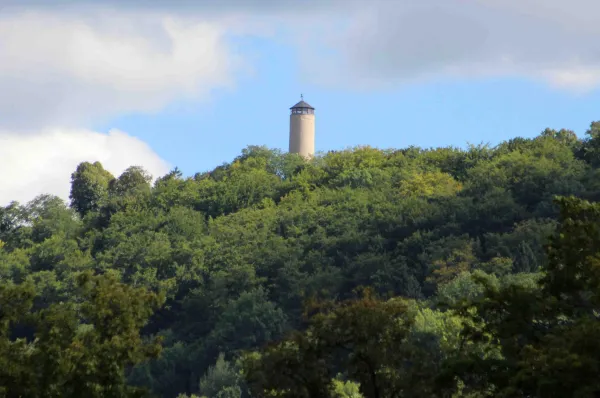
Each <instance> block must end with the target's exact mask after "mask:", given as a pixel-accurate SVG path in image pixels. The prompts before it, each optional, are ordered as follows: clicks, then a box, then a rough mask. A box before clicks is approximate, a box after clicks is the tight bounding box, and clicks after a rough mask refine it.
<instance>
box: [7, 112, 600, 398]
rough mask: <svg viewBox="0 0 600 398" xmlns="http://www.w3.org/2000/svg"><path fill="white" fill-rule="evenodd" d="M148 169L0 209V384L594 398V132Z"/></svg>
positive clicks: (33, 392)
mask: <svg viewBox="0 0 600 398" xmlns="http://www.w3.org/2000/svg"><path fill="white" fill-rule="evenodd" d="M152 181H153V179H152V177H151V176H150V175H148V174H147V172H146V171H144V169H143V168H141V167H138V166H132V167H130V168H129V169H127V170H126V171H125V172H123V174H121V175H120V176H118V177H114V176H113V175H111V174H110V173H109V172H108V171H106V170H105V169H104V168H103V166H102V165H101V164H100V163H98V162H96V163H89V162H84V163H81V164H80V165H79V166H78V167H77V169H76V170H74V172H73V174H72V175H71V195H70V202H69V203H67V202H65V201H63V200H62V199H60V198H58V197H54V196H51V195H42V196H40V197H37V198H35V199H34V200H32V201H31V202H29V203H26V204H20V203H16V202H13V203H11V204H9V205H8V206H6V207H2V208H0V396H3V397H90V398H94V397H167V398H170V397H173V398H175V397H179V398H183V397H207V398H216V397H218V398H240V397H244V398H245V397H303V398H309V397H312V398H321V397H338V398H342V397H346V398H350V397H352V398H358V397H365V398H384V397H385V398H392V397H428V398H430V397H471V398H475V397H545V398H547V397H597V396H599V394H600V379H599V378H598V374H599V371H600V340H599V339H598V336H599V335H600V319H599V316H600V204H596V203H595V202H596V201H597V200H598V199H600V122H598V123H596V122H595V123H592V124H591V127H590V129H589V130H588V132H587V133H586V136H585V137H584V138H578V137H577V136H576V135H575V134H574V133H573V132H572V131H569V130H560V131H556V130H551V129H546V130H545V131H543V132H542V133H541V134H540V135H539V136H537V137H535V138H532V139H524V138H515V139H512V140H510V141H507V142H503V143H501V144H499V145H497V146H495V147H490V146H488V145H478V146H475V145H471V146H469V147H468V148H466V149H459V148H452V147H449V148H435V149H422V148H416V147H410V148H406V149H400V150H380V149H374V148H370V147H359V148H354V149H349V150H344V151H332V152H329V153H326V154H319V155H317V156H315V157H314V158H313V159H311V160H309V161H305V160H304V159H302V158H300V157H298V156H297V155H293V154H284V153H280V152H279V151H276V150H270V149H268V148H265V147H248V148H247V149H245V150H244V151H243V152H242V154H241V155H240V156H239V157H237V158H236V159H234V160H233V161H232V162H231V163H227V164H224V165H221V166H219V167H217V168H215V169H214V170H212V171H210V172H205V173H198V174H196V175H194V176H193V177H190V178H184V177H183V176H182V174H181V172H180V171H179V170H178V169H175V170H173V171H172V172H170V173H168V174H167V175H165V176H162V177H160V178H157V179H156V180H155V181H154V182H152Z"/></svg>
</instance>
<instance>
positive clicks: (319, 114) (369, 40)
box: [0, 0, 600, 205]
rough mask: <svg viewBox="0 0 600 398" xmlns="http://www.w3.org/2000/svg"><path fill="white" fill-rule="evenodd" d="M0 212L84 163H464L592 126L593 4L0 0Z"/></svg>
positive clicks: (119, 167)
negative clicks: (389, 159) (301, 111)
mask: <svg viewBox="0 0 600 398" xmlns="http://www.w3.org/2000/svg"><path fill="white" fill-rule="evenodd" d="M0 7H3V8H2V10H3V12H2V13H1V14H0V186H1V187H2V189H1V190H0V205H2V204H6V203H8V202H9V201H11V200H18V201H21V202H23V201H28V200H31V199H32V198H33V197H35V196H36V195H39V194H42V193H51V194H54V195H58V196H60V197H62V198H64V199H65V200H67V201H68V196H69V190H70V175H71V173H72V172H73V170H74V169H75V168H76V167H77V165H78V164H79V163H80V162H82V161H92V162H93V161H100V162H101V163H102V164H103V165H104V166H105V168H107V169H108V170H109V171H111V172H112V173H113V174H114V175H119V174H120V173H121V172H122V171H124V170H125V169H126V168H127V167H128V166H131V165H141V166H143V167H145V168H146V169H147V170H148V171H149V172H150V173H151V174H153V175H154V176H155V177H157V176H161V175H164V174H165V173H167V172H168V171H169V170H170V169H172V168H173V167H175V166H177V167H179V168H180V169H181V170H182V171H183V172H184V174H185V175H187V176H190V175H193V174H194V173H196V172H202V171H207V170H210V169H212V168H214V167H216V166H218V165H220V164H222V163H223V162H229V161H231V160H232V159H233V158H235V157H236V156H238V155H239V154H240V153H241V151H242V149H243V148H245V147H246V146H248V145H266V146H268V147H270V148H278V149H281V150H284V151H285V150H287V145H288V133H289V131H288V129H289V107H290V106H292V105H293V104H295V103H296V102H297V101H298V100H299V96H300V93H303V94H304V98H305V99H306V100H307V101H308V102H309V103H310V104H311V105H313V106H314V107H315V108H316V149H317V151H327V150H336V149H337V150H339V149H344V148H348V147H354V146H358V145H369V146H372V147H377V148H403V147H407V146H411V145H414V146H420V147H439V146H458V147H464V146H466V144H467V143H472V144H480V143H490V144H492V145H495V144H497V143H499V142H501V141H504V140H507V139H510V138H513V137H517V136H521V137H533V136H535V135H537V134H539V133H540V132H541V131H542V130H543V129H545V128H546V127H550V128H555V129H560V128H567V129H571V130H574V131H575V132H576V133H577V134H578V135H579V136H580V137H581V136H583V135H584V133H585V131H586V130H587V128H588V126H589V124H590V123H591V122H592V121H595V120H600V53H599V52H598V51H597V48H598V44H597V43H598V42H600V25H599V24H598V23H597V21H596V16H597V15H598V14H599V13H600V2H598V1H597V0H571V1H570V2H565V1H564V0H528V1H526V2H524V1H522V0H423V1H419V2H415V1H413V0H394V1H390V0H370V1H368V2H366V1H361V0H244V1H242V0H220V1H218V2H214V1H208V0H195V1H192V0H170V1H169V2H164V1H161V0H148V1H145V2H143V3H142V2H139V1H138V0H120V1H113V0H106V1H102V2H97V1H93V0H70V1H64V0H46V1H43V2H42V1H40V0H27V1H13V0H0Z"/></svg>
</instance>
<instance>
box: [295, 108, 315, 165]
mask: <svg viewBox="0 0 600 398" xmlns="http://www.w3.org/2000/svg"><path fill="white" fill-rule="evenodd" d="M290 153H299V154H300V155H302V156H304V157H307V158H308V157H312V156H313V155H314V154H315V115H314V114H312V115H310V114H291V115H290Z"/></svg>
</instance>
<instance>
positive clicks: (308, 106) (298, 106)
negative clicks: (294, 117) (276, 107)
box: [290, 95, 315, 109]
mask: <svg viewBox="0 0 600 398" xmlns="http://www.w3.org/2000/svg"><path fill="white" fill-rule="evenodd" d="M294 108H309V109H315V108H313V107H312V106H310V105H309V104H308V103H307V102H304V96H303V95H300V102H298V103H297V104H296V105H294V106H292V107H291V108H290V109H294Z"/></svg>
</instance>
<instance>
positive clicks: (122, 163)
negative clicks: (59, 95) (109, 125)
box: [0, 129, 170, 206]
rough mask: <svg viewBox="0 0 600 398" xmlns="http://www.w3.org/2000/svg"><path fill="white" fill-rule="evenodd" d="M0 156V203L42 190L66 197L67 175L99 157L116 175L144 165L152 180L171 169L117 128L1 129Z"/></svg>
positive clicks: (36, 193)
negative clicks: (104, 131) (18, 131)
mask: <svg viewBox="0 0 600 398" xmlns="http://www.w3.org/2000/svg"><path fill="white" fill-rule="evenodd" d="M0 159H1V161H0V170H1V171H2V172H1V173H0V187H2V189H0V206H4V205H6V204H8V203H9V202H10V201H12V200H17V201H19V202H28V201H29V200H31V199H33V198H34V197H35V196H37V195H39V194H43V193H50V194H54V195H57V196H60V197H61V198H63V199H65V200H67V201H68V200H69V199H68V198H69V191H70V188H71V186H70V180H71V173H72V172H73V171H75V168H76V167H77V165H78V164H79V163H80V162H83V161H89V162H95V161H99V162H100V163H102V165H103V166H104V168H106V169H107V170H108V171H110V172H111V173H113V175H115V176H119V175H120V174H121V173H122V172H123V171H124V170H125V169H126V168H127V167H129V166H132V165H141V166H143V167H144V168H145V169H146V170H147V171H148V172H149V173H150V174H152V175H153V176H154V177H155V178H156V177H160V176H163V175H164V174H166V173H167V172H168V171H169V169H170V165H169V164H167V163H166V162H165V161H163V160H162V159H161V158H160V157H159V156H158V155H157V154H156V153H155V152H154V151H153V150H152V149H151V148H150V147H149V146H148V145H147V144H146V143H144V142H143V141H141V140H139V139H138V138H135V137H132V136H130V135H128V134H126V133H123V132H121V131H118V130H112V131H110V132H109V133H108V134H102V133H97V132H93V131H87V130H55V129H50V130H43V131H42V132H40V133H37V134H27V135H19V134H13V133H7V132H4V133H3V132H0Z"/></svg>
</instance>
